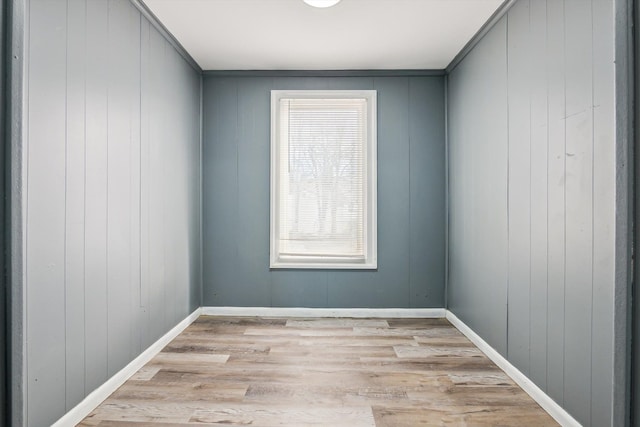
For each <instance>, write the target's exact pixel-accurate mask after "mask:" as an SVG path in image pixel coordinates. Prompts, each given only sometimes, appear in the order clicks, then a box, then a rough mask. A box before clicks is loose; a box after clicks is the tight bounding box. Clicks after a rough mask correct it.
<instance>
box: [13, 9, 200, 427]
mask: <svg viewBox="0 0 640 427" xmlns="http://www.w3.org/2000/svg"><path fill="white" fill-rule="evenodd" d="M28 16H29V21H28V48H27V52H28V61H27V63H28V72H27V76H26V80H27V85H28V95H27V96H28V97H27V104H26V119H27V123H28V125H27V126H28V129H27V135H26V139H25V152H26V157H27V168H28V172H27V182H26V186H25V188H24V192H25V194H26V200H27V204H26V206H27V213H26V215H27V219H26V223H27V229H26V235H27V237H26V247H27V250H26V251H27V259H26V263H27V265H26V272H27V273H26V274H27V277H26V284H25V286H26V295H27V301H26V316H27V330H26V339H27V355H26V358H27V378H26V391H27V416H28V419H27V423H28V425H32V426H43V425H50V424H51V423H52V422H54V421H55V420H56V419H58V418H59V417H61V416H62V415H63V414H64V413H65V412H66V411H67V410H69V409H70V408H72V407H73V406H75V405H76V404H77V403H78V402H79V401H80V400H82V399H83V398H84V397H85V396H86V395H87V394H89V393H90V392H91V391H93V390H94V389H95V388H96V387H98V386H100V385H101V384H102V383H103V382H104V381H105V380H107V379H108V378H109V377H110V376H111V375H113V374H114V373H115V372H117V371H118V370H120V369H121V368H123V367H124V366H125V365H126V364H127V363H129V362H130V361H131V360H132V359H134V358H135V357H136V356H137V355H138V354H140V352H141V351H142V350H144V349H145V348H147V347H148V346H149V345H150V344H151V343H152V342H154V341H155V340H156V339H157V338H159V337H160V336H161V335H162V334H164V333H165V332H167V331H168V330H169V329H171V328H172V327H173V326H175V325H176V324H177V323H178V322H179V321H180V320H182V319H184V318H185V317H186V316H187V315H188V314H189V313H191V312H192V311H193V310H194V309H195V308H196V307H198V306H199V305H200V301H199V295H200V290H199V289H200V283H201V278H200V265H199V263H200V252H199V251H200V249H199V248H200V232H199V224H200V215H201V210H200V184H199V183H200V166H199V165H200V141H199V139H200V137H199V136H200V76H199V73H198V72H197V71H195V70H194V69H192V68H191V66H190V65H189V64H188V63H187V62H186V61H185V60H184V59H183V58H182V57H181V56H180V55H179V54H178V52H177V51H176V50H175V49H174V48H173V47H172V46H171V45H170V44H169V42H168V41H166V40H165V39H164V38H163V37H162V36H161V35H160V33H159V32H158V31H156V29H155V28H154V27H153V26H152V25H151V24H150V23H149V22H148V21H147V20H146V19H145V18H144V17H142V15H141V14H140V13H139V11H138V10H137V9H136V8H135V7H134V6H133V5H132V4H131V3H130V2H129V1H128V0H108V1H106V0H105V1H91V0H31V1H30V2H29V10H28Z"/></svg>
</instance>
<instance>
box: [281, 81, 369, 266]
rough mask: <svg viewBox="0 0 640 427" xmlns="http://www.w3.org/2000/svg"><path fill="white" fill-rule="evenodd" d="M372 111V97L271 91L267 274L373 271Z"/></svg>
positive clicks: (351, 93) (354, 93) (362, 93)
mask: <svg viewBox="0 0 640 427" xmlns="http://www.w3.org/2000/svg"><path fill="white" fill-rule="evenodd" d="M375 107H376V93H375V91H272V104H271V108H272V123H271V126H272V133H271V135H272V137H271V138H272V141H271V267H272V268H376V235H375V232H376V215H375V201H376V176H375V175H376V143H375V141H376V138H375V136H376V132H375V129H376V128H375V111H376V108H375Z"/></svg>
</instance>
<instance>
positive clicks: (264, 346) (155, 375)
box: [79, 316, 556, 427]
mask: <svg viewBox="0 0 640 427" xmlns="http://www.w3.org/2000/svg"><path fill="white" fill-rule="evenodd" d="M158 424H165V425H166V424H171V425H178V426H189V425H198V426H209V425H221V424H224V425H233V426H238V425H252V426H285V425H291V426H302V425H305V426H309V425H322V426H327V425H330V426H416V425H424V426H436V425H437V426H446V425H474V426H485V425H486V426H494V425H501V426H509V425H513V426H516V425H536V426H551V425H556V423H555V422H554V421H553V419H552V418H551V417H550V416H549V415H548V414H547V413H546V412H545V411H544V410H543V409H542V408H540V407H539V406H538V405H537V403H535V402H534V401H533V400H532V399H531V398H530V397H529V396H528V395H527V394H526V393H525V392H524V391H522V389H520V388H519V387H518V386H517V385H516V384H515V383H514V382H513V381H512V380H511V379H510V378H509V377H508V376H507V375H506V374H505V373H504V372H502V371H501V370H500V369H499V368H498V367H497V366H496V365H494V364H493V362H491V361H490V360H489V359H488V358H487V357H486V356H485V355H484V354H483V353H482V352H480V350H478V349H477V348H476V347H475V346H473V344H472V343H471V342H470V341H468V340H467V339H466V338H465V337H464V336H463V335H462V334H461V333H460V332H459V331H458V330H456V329H455V328H454V327H453V326H451V324H449V323H448V322H447V321H446V320H444V319H347V318H345V319H272V318H241V317H224V318H223V317H213V316H201V317H200V318H199V319H198V320H196V321H195V322H194V323H193V324H192V325H191V326H189V328H187V329H186V330H185V331H184V332H183V333H182V334H180V335H179V336H178V337H176V338H175V339H174V340H173V341H172V342H171V343H170V344H169V345H167V346H166V347H165V348H164V349H163V350H162V352H161V353H160V354H158V355H157V356H156V357H155V358H154V359H153V360H152V361H151V362H149V364H147V365H146V366H145V367H144V368H142V369H141V370H140V371H138V373H136V374H135V375H134V376H132V377H131V378H130V379H129V380H128V381H127V382H126V383H125V384H124V385H123V386H122V387H120V388H119V389H118V390H117V391H116V392H115V393H113V394H112V395H111V396H110V397H109V398H108V399H107V400H106V401H104V402H103V403H102V404H101V405H100V406H99V407H98V408H96V410H95V411H93V412H92V413H91V414H90V415H89V416H88V417H87V418H86V419H85V420H83V421H82V422H81V423H80V424H79V425H80V426H98V427H106V426H122V425H135V426H152V425H158Z"/></svg>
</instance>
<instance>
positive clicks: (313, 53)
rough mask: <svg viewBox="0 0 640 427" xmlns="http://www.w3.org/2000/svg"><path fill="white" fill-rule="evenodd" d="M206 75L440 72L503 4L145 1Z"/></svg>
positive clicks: (461, 0)
mask: <svg viewBox="0 0 640 427" xmlns="http://www.w3.org/2000/svg"><path fill="white" fill-rule="evenodd" d="M144 2H145V4H146V5H147V6H148V7H149V9H150V10H151V11H152V12H153V13H154V14H155V15H156V16H157V17H158V18H159V19H160V21H162V23H163V24H164V25H165V27H166V28H167V29H168V30H169V31H170V32H171V33H172V34H173V36H174V37H175V38H176V39H177V40H178V41H179V42H180V43H181V44H182V45H183V46H184V47H185V49H186V50H187V51H188V52H189V53H190V54H191V56H192V57H193V58H194V59H195V60H196V62H197V63H198V64H199V65H200V67H202V69H204V70H351V69H353V70H356V69H371V70H374V69H443V68H446V67H447V65H449V63H450V62H451V60H452V59H453V58H454V57H455V56H456V54H457V53H458V52H460V50H461V49H462V48H463V47H464V45H465V44H466V43H467V42H468V41H469V40H470V39H471V38H472V37H473V35H474V34H475V33H476V32H477V31H478V30H479V29H480V27H482V25H483V24H484V23H485V22H486V21H487V20H488V19H489V17H490V16H491V15H492V14H493V13H494V12H495V11H496V9H498V8H499V6H500V5H501V4H502V3H503V0H342V1H341V2H340V3H338V4H337V5H336V6H333V7H330V8H325V9H319V8H314V7H311V6H308V5H307V4H305V3H303V1H302V0H144Z"/></svg>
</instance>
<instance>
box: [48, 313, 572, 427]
mask: <svg viewBox="0 0 640 427" xmlns="http://www.w3.org/2000/svg"><path fill="white" fill-rule="evenodd" d="M200 315H208V316H249V317H256V316H262V317H311V318H313V317H351V318H363V317H370V318H443V317H446V318H447V320H449V321H450V322H451V324H453V326H455V327H456V328H457V329H458V330H459V331H460V332H462V333H463V334H464V335H465V336H466V337H467V338H469V340H471V342H473V343H474V344H475V345H476V346H477V347H478V348H479V349H480V350H481V351H482V352H483V353H484V354H486V355H487V357H489V359H491V360H492V361H493V362H494V363H495V364H496V365H498V367H500V369H502V370H503V371H504V372H505V373H506V374H507V375H509V376H510V377H511V379H513V380H514V381H515V382H516V383H517V384H518V385H519V386H520V387H522V389H523V390H524V391H525V392H526V393H527V394H529V396H531V397H532V398H533V400H535V401H536V402H537V403H538V404H539V405H540V406H541V407H542V408H543V409H544V410H545V411H547V412H548V413H549V415H551V416H552V417H553V418H554V419H555V420H556V421H557V422H558V423H560V425H562V426H570V427H574V426H575V427H580V426H581V424H580V423H579V422H578V421H576V420H575V418H573V417H572V416H571V415H570V414H569V413H568V412H567V411H565V410H564V409H563V408H562V407H561V406H560V405H558V404H557V403H556V402H555V401H554V400H553V399H551V397H549V396H548V395H547V394H546V393H545V392H544V391H542V390H541V389H540V388H539V387H538V386H536V385H535V384H534V383H533V382H532V381H531V380H530V379H529V378H527V377H526V376H525V375H524V374H523V373H522V372H520V371H519V370H518V369H517V368H516V367H515V366H513V365H512V364H511V363H510V362H509V361H508V360H507V359H505V358H504V357H503V356H502V355H500V353H498V352H497V351H496V350H495V349H494V348H493V347H491V346H490V345H489V344H488V343H487V342H486V341H485V340H483V339H482V338H481V337H480V336H479V335H478V334H476V333H475V332H474V331H473V330H471V328H469V327H468V326H467V325H466V324H465V323H464V322H462V321H461V320H460V319H458V317H456V315H455V314H453V313H452V312H450V311H449V310H446V309H444V308H301V307H300V308H298V307H292V308H288V307H283V308H279V307H201V308H198V309H197V310H195V311H194V312H193V313H191V314H190V315H189V316H188V317H187V318H186V319H184V320H183V321H182V322H180V323H179V324H177V325H176V326H175V327H174V328H173V329H171V330H170V331H169V332H167V333H166V334H164V335H163V336H162V337H161V338H160V339H158V340H157V341H156V342H155V343H153V344H152V345H151V346H150V347H149V348H147V349H146V350H145V351H144V352H143V353H142V354H140V355H139V356H138V357H136V358H135V359H134V360H133V361H131V363H129V364H128V365H127V366H125V367H124V368H123V369H122V370H120V371H119V372H117V373H116V374H115V375H114V376H112V377H111V378H110V379H108V380H107V381H106V382H105V383H104V384H102V385H101V386H100V387H98V388H97V389H96V390H94V391H93V392H91V393H90V394H89V395H88V396H87V397H85V398H84V400H83V401H82V402H80V403H79V404H78V405H76V406H75V407H74V408H73V409H71V410H70V411H69V412H67V413H66V414H65V415H64V416H63V417H62V418H60V419H59V420H58V421H56V423H54V424H53V426H52V427H67V426H69V427H70V426H75V425H76V424H78V423H79V422H81V421H82V420H83V419H84V418H85V417H86V416H87V415H89V414H90V413H91V412H92V411H93V410H94V409H95V408H97V407H98V405H100V404H101V403H102V402H103V401H104V400H105V399H106V398H107V397H109V395H111V394H112V393H113V392H114V391H116V390H117V389H118V387H120V386H121V385H122V384H124V382H125V381H127V380H128V379H129V378H130V377H131V376H132V375H133V374H135V373H136V372H137V371H138V370H139V369H140V368H142V367H143V366H144V365H145V364H147V363H148V362H149V361H150V360H151V359H152V358H153V357H154V356H155V355H156V354H158V353H159V352H160V351H161V350H162V349H163V348H164V347H165V346H166V345H167V344H169V342H170V341H171V340H173V339H174V338H175V337H176V336H178V335H179V334H180V333H181V332H182V331H184V330H185V329H186V328H187V326H189V325H190V324H191V323H193V321H194V320H196V319H197V318H198V316H200Z"/></svg>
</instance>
